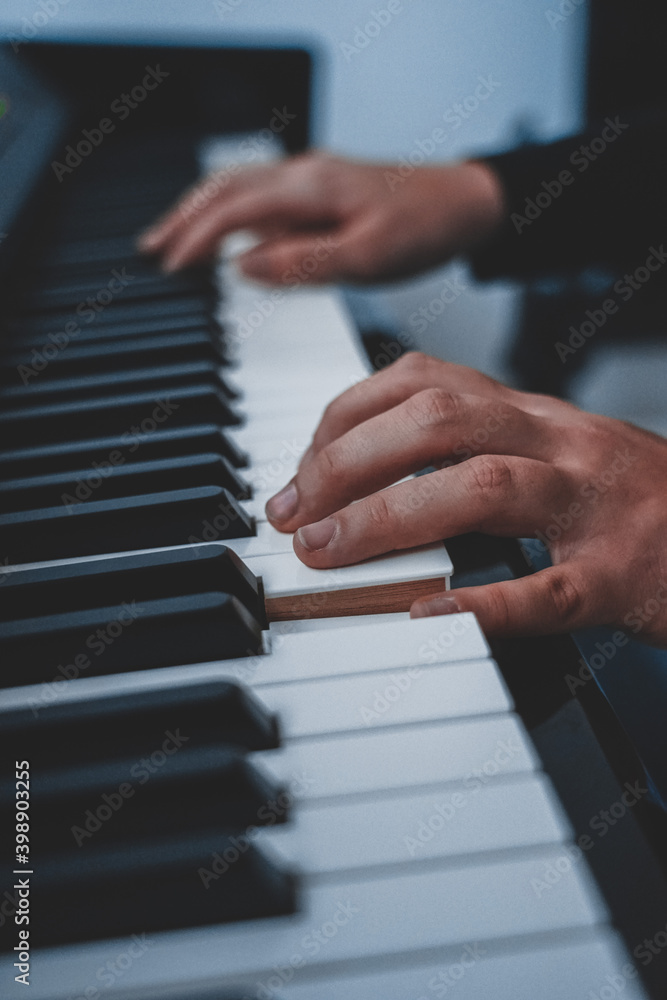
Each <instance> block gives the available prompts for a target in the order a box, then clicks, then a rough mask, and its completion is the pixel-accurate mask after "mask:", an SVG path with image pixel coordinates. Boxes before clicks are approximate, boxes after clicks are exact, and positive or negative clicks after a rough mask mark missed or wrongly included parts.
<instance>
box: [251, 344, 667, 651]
mask: <svg viewBox="0 0 667 1000" xmlns="http://www.w3.org/2000/svg"><path fill="white" fill-rule="evenodd" d="M429 466H432V467H434V469H435V471H432V472H429V473H427V474H425V475H423V476H419V477H417V478H416V479H412V480H410V481H407V482H402V483H398V482H397V481H398V480H399V479H402V478H403V477H405V476H407V475H409V474H410V473H414V472H416V471H418V470H420V469H424V468H427V467H429ZM392 484H395V485H392ZM666 499H667V441H665V440H664V439H663V438H660V437H658V436H656V435H654V434H650V433H648V432H647V431H643V430H640V429H639V428H637V427H634V426H632V425H631V424H627V423H623V422H621V421H618V420H612V419H609V418H607V417H600V416H595V415H592V414H589V413H585V412H583V411H582V410H579V409H578V408H577V407H575V406H573V405H571V404H570V403H566V402H563V401H561V400H557V399H554V398H551V397H549V396H541V395H533V394H529V393H524V392H518V391H515V390H513V389H510V388H507V387H505V386H503V385H501V384H500V383H498V382H496V381H494V380H493V379H491V378H488V377H487V376H485V375H482V374H480V373H479V372H476V371H473V370H472V369H469V368H463V367H460V366H458V365H453V364H449V363H446V362H443V361H438V360H436V359H435V358H429V357H427V356H426V355H423V354H418V353H411V354H407V355H405V356H404V357H403V358H401V359H399V360H398V361H397V362H395V363H394V364H393V365H391V366H389V367H388V368H386V369H384V370H383V371H381V372H379V373H377V374H375V375H372V376H371V377H370V378H369V379H367V380H366V381H365V382H361V383H359V384H358V385H355V386H354V387H353V388H351V389H349V390H347V391H346V392H344V393H343V394H342V395H341V396H339V397H337V398H336V399H335V400H334V401H333V402H332V403H331V404H330V405H329V406H328V408H327V409H326V411H325V413H324V416H323V418H322V420H321V422H320V425H319V427H318V429H317V431H316V433H315V436H314V438H313V442H312V444H311V446H310V448H309V449H308V451H307V452H306V453H305V455H304V456H303V459H302V461H301V464H300V466H299V470H298V472H297V475H296V476H295V477H294V479H293V480H292V481H291V482H290V483H289V484H288V485H287V486H286V487H285V488H284V489H283V490H281V491H280V493H278V494H276V496H274V497H272V498H271V500H270V501H269V503H268V504H267V515H268V517H269V519H270V521H271V522H272V524H273V525H274V526H275V527H276V528H278V529H279V530H281V531H288V532H292V531H293V532H296V534H295V536H294V549H295V552H296V554H297V555H298V556H299V558H300V559H301V560H302V561H303V562H304V563H306V564H307V565H308V566H313V567H316V568H330V567H336V566H343V565H346V564H349V563H353V562H359V561H361V560H363V559H367V558H369V557H372V556H376V555H378V554H380V553H383V552H388V551H392V550H396V549H403V548H409V547H412V546H416V545H421V544H424V543H428V542H434V541H437V540H440V539H443V538H444V539H446V538H448V537H452V536H454V535H458V534H461V533H463V532H468V531H482V532H486V533H489V534H492V535H502V536H509V537H533V538H538V539H540V540H541V541H542V542H543V543H544V544H545V545H547V546H548V549H549V552H550V555H551V560H552V564H553V565H552V566H551V567H549V568H547V569H543V570H541V571H539V572H537V573H534V574H532V575H530V576H527V577H524V578H522V579H518V580H512V581H508V582H502V583H492V584H488V585H486V586H481V587H465V588H462V589H460V590H455V591H448V592H447V593H446V594H434V595H432V596H430V597H426V598H422V599H420V600H418V601H416V602H415V603H414V604H413V605H412V608H411V614H412V616H413V617H421V616H426V615H437V614H447V613H452V612H456V611H473V612H475V614H476V615H477V617H478V619H479V621H480V624H481V626H482V629H483V630H484V631H485V633H486V634H487V635H488V636H511V635H543V634H544V635H546V634H553V633H558V632H565V631H568V632H569V631H572V630H573V629H576V628H580V627H584V626H590V625H599V624H609V625H614V626H617V627H619V628H621V629H624V630H625V631H626V632H628V633H629V634H631V635H635V636H636V637H637V638H638V639H641V640H643V641H646V642H649V643H651V644H654V645H662V646H667V502H666ZM353 501H358V502H356V503H353Z"/></svg>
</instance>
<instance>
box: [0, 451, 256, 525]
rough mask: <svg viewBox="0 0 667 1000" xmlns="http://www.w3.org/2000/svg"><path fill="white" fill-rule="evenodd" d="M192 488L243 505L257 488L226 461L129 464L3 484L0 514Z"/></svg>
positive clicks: (209, 457) (206, 458) (195, 458)
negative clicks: (213, 489)
mask: <svg viewBox="0 0 667 1000" xmlns="http://www.w3.org/2000/svg"><path fill="white" fill-rule="evenodd" d="M192 486H224V488H225V489H227V490H229V492H230V493H231V494H232V496H234V497H236V498H237V499H238V500H247V499H249V497H250V495H251V492H252V491H251V488H250V486H249V485H248V483H247V482H245V481H244V479H243V478H242V477H241V476H240V475H239V474H238V473H237V472H236V470H235V469H234V468H233V467H232V466H231V465H230V464H229V462H228V461H227V460H226V459H225V458H222V457H221V456H220V455H214V454H210V453H209V454H203V455H190V456H187V457H186V456H183V457H180V458H167V459H157V460H153V461H148V462H127V463H123V464H121V465H115V466H114V465H112V464H111V463H110V462H107V464H106V466H102V467H100V468H99V469H95V468H87V469H77V470H74V471H73V472H69V471H68V472H60V473H52V474H51V475H44V476H31V477H30V478H27V479H9V480H4V481H2V480H0V512H5V513H10V512H11V511H18V510H35V509H37V508H41V507H55V506H57V505H58V504H64V505H65V506H69V505H71V504H73V503H74V504H76V503H86V502H87V501H88V500H90V499H93V500H106V499H110V498H111V497H127V496H136V495H139V494H141V493H164V492H167V491H169V490H183V489H187V488H189V487H192Z"/></svg>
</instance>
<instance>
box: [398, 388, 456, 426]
mask: <svg viewBox="0 0 667 1000" xmlns="http://www.w3.org/2000/svg"><path fill="white" fill-rule="evenodd" d="M407 411H408V415H409V416H410V417H411V419H412V420H414V422H415V423H416V424H417V426H418V427H419V428H420V429H422V430H430V429H431V428H433V427H442V426H443V425H446V424H451V423H452V422H456V420H457V418H458V417H459V414H460V411H461V399H460V397H458V396H456V395H455V394H454V393H451V392H446V391H445V390H444V389H422V391H421V392H418V393H416V395H414V396H412V397H411V398H410V399H409V400H408V406H407Z"/></svg>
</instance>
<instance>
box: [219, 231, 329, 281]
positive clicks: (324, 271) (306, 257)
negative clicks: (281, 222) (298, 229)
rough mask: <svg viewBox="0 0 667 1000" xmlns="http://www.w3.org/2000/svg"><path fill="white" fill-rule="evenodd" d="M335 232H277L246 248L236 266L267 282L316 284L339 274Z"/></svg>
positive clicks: (252, 276) (249, 275)
mask: <svg viewBox="0 0 667 1000" xmlns="http://www.w3.org/2000/svg"><path fill="white" fill-rule="evenodd" d="M340 249H341V243H340V241H339V239H338V235H337V233H333V232H330V231H322V232H308V233H307V234H302V233H296V234H291V233H290V234H287V235H281V236H279V237H277V238H273V239H270V240H264V242H262V243H260V244H258V245H257V246H255V247H253V248H252V249H251V250H248V251H246V253H244V254H242V255H241V256H240V257H239V258H238V261H237V263H238V266H239V267H240V269H241V271H242V272H243V273H244V274H245V275H246V276H247V277H249V278H254V279H256V280H259V281H266V282H269V283H271V284H276V285H280V284H288V285H291V286H294V285H295V284H320V283H322V282H325V281H335V280H337V279H339V278H340V277H342V271H341V267H342V264H343V260H342V258H341V254H340Z"/></svg>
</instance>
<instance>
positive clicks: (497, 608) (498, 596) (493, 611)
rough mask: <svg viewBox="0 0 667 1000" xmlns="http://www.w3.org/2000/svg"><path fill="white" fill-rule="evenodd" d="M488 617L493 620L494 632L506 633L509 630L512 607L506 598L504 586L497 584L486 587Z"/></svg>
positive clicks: (511, 619)
mask: <svg viewBox="0 0 667 1000" xmlns="http://www.w3.org/2000/svg"><path fill="white" fill-rule="evenodd" d="M486 598H487V601H488V613H489V619H490V621H492V622H493V630H494V633H496V634H498V635H506V634H508V633H509V632H510V631H511V628H512V623H513V615H512V609H511V607H510V604H509V601H508V600H507V592H506V588H505V587H504V586H503V585H502V584H499V585H498V586H496V587H488V588H487V592H486Z"/></svg>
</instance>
